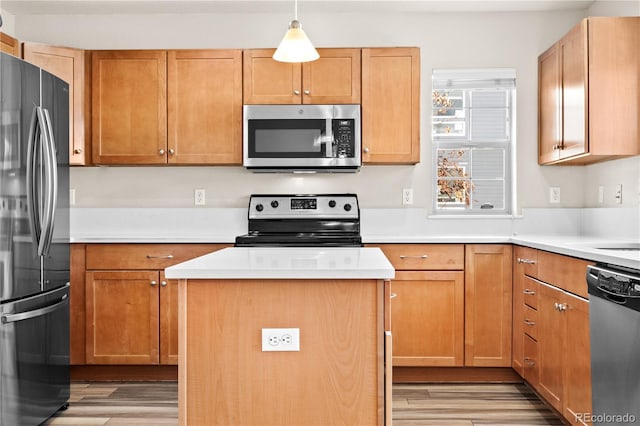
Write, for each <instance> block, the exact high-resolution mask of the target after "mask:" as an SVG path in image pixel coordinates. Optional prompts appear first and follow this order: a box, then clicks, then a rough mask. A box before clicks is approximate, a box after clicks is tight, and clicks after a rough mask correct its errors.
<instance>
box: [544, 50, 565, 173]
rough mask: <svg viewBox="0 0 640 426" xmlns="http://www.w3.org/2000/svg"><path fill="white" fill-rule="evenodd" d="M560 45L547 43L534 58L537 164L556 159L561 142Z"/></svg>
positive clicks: (558, 155) (558, 156)
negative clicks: (536, 58) (535, 58)
mask: <svg viewBox="0 0 640 426" xmlns="http://www.w3.org/2000/svg"><path fill="white" fill-rule="evenodd" d="M560 55H561V47H560V45H559V44H558V43H556V44H554V45H553V46H551V47H550V48H549V49H548V50H547V51H546V52H544V53H543V54H542V55H540V57H539V58H538V163H540V164H545V163H550V162H553V161H556V160H558V159H559V158H560V154H559V151H560V146H561V145H562V68H561V65H562V64H561V56H560Z"/></svg>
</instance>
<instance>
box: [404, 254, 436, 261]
mask: <svg viewBox="0 0 640 426" xmlns="http://www.w3.org/2000/svg"><path fill="white" fill-rule="evenodd" d="M427 257H429V256H428V255H426V254H423V255H422V256H405V255H404V254H401V255H400V259H402V260H404V259H426V258H427Z"/></svg>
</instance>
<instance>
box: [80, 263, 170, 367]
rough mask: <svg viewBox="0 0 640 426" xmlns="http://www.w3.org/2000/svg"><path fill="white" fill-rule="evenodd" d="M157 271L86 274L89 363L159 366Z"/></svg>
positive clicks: (87, 357)
mask: <svg viewBox="0 0 640 426" xmlns="http://www.w3.org/2000/svg"><path fill="white" fill-rule="evenodd" d="M158 281H159V273H158V272H157V271H104V272H98V271H95V272H87V273H86V279H85V282H86V289H85V296H86V303H85V305H86V327H87V331H86V332H87V338H86V345H87V346H86V348H87V353H86V361H87V364H157V363H158V309H159V301H158V285H159V282H158Z"/></svg>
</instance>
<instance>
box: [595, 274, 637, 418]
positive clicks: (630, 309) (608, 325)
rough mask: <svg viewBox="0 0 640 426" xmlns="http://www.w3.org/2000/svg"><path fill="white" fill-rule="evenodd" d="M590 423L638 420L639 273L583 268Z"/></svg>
mask: <svg viewBox="0 0 640 426" xmlns="http://www.w3.org/2000/svg"><path fill="white" fill-rule="evenodd" d="M587 285H588V289H589V325H590V333H591V378H592V386H593V390H592V392H593V413H592V414H591V420H592V421H593V424H594V425H620V424H628V423H631V424H635V423H636V422H640V271H639V270H635V269H628V268H623V267H618V266H611V265H596V266H588V267H587Z"/></svg>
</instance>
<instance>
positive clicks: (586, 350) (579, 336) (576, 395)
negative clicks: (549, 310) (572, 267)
mask: <svg viewBox="0 0 640 426" xmlns="http://www.w3.org/2000/svg"><path fill="white" fill-rule="evenodd" d="M564 304H565V306H566V310H565V311H563V314H564V316H565V317H566V339H565V353H564V356H565V359H564V368H565V371H564V374H565V375H564V383H565V394H564V396H565V401H564V404H563V405H564V410H563V415H564V417H565V418H566V419H568V420H569V421H570V422H572V423H574V424H583V423H580V422H579V421H577V420H576V417H577V416H576V415H577V414H578V413H581V414H582V413H591V412H592V411H591V345H590V336H589V302H588V301H586V300H584V299H582V298H579V297H575V296H570V295H568V294H565V300H564Z"/></svg>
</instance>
